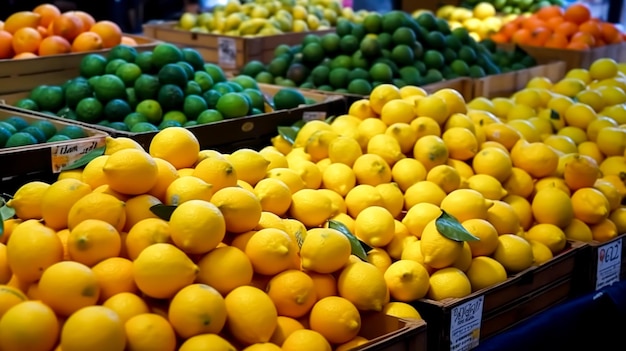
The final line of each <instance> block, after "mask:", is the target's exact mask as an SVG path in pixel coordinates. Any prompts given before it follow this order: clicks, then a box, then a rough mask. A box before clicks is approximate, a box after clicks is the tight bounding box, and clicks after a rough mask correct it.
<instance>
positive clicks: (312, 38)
mask: <svg viewBox="0 0 626 351" xmlns="http://www.w3.org/2000/svg"><path fill="white" fill-rule="evenodd" d="M321 41H322V40H321V38H320V37H319V35H316V34H311V33H309V34H307V35H305V36H304V38H302V46H306V45H308V44H311V43H316V44H319V43H320V42H321Z"/></svg>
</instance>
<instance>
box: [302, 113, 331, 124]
mask: <svg viewBox="0 0 626 351" xmlns="http://www.w3.org/2000/svg"><path fill="white" fill-rule="evenodd" d="M302 119H303V120H304V121H305V122H308V121H313V120H318V121H323V120H325V119H326V112H322V111H304V112H302Z"/></svg>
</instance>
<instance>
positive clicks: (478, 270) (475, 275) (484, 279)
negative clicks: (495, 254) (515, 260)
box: [466, 256, 507, 291]
mask: <svg viewBox="0 0 626 351" xmlns="http://www.w3.org/2000/svg"><path fill="white" fill-rule="evenodd" d="M466 274H467V278H468V279H469V281H470V284H472V291H477V290H480V289H484V288H488V287H490V286H493V285H496V284H498V283H502V282H504V281H505V280H506V278H507V274H506V269H504V266H502V264H500V262H498V261H496V260H494V259H493V258H491V257H488V256H478V257H474V258H473V259H472V264H471V265H470V267H469V269H468V270H467V272H466Z"/></svg>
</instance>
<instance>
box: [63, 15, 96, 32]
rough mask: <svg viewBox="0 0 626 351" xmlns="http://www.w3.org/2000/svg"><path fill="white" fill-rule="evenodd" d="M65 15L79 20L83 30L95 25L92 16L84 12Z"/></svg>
mask: <svg viewBox="0 0 626 351" xmlns="http://www.w3.org/2000/svg"><path fill="white" fill-rule="evenodd" d="M65 14H67V15H71V16H76V17H78V18H80V20H81V21H82V22H83V30H89V29H90V28H91V26H93V25H94V24H95V23H96V20H95V19H94V18H93V16H92V15H90V14H88V13H87V12H85V11H78V10H77V11H67V12H65Z"/></svg>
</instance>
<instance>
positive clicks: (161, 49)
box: [152, 43, 183, 69]
mask: <svg viewBox="0 0 626 351" xmlns="http://www.w3.org/2000/svg"><path fill="white" fill-rule="evenodd" d="M182 60H183V53H182V51H181V50H180V49H179V48H178V47H177V46H176V45H174V44H170V43H159V44H157V45H156V46H155V47H154V49H153V50H152V63H153V64H154V66H155V67H156V68H157V69H160V68H161V67H163V66H165V65H167V64H168V63H176V62H178V61H182Z"/></svg>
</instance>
